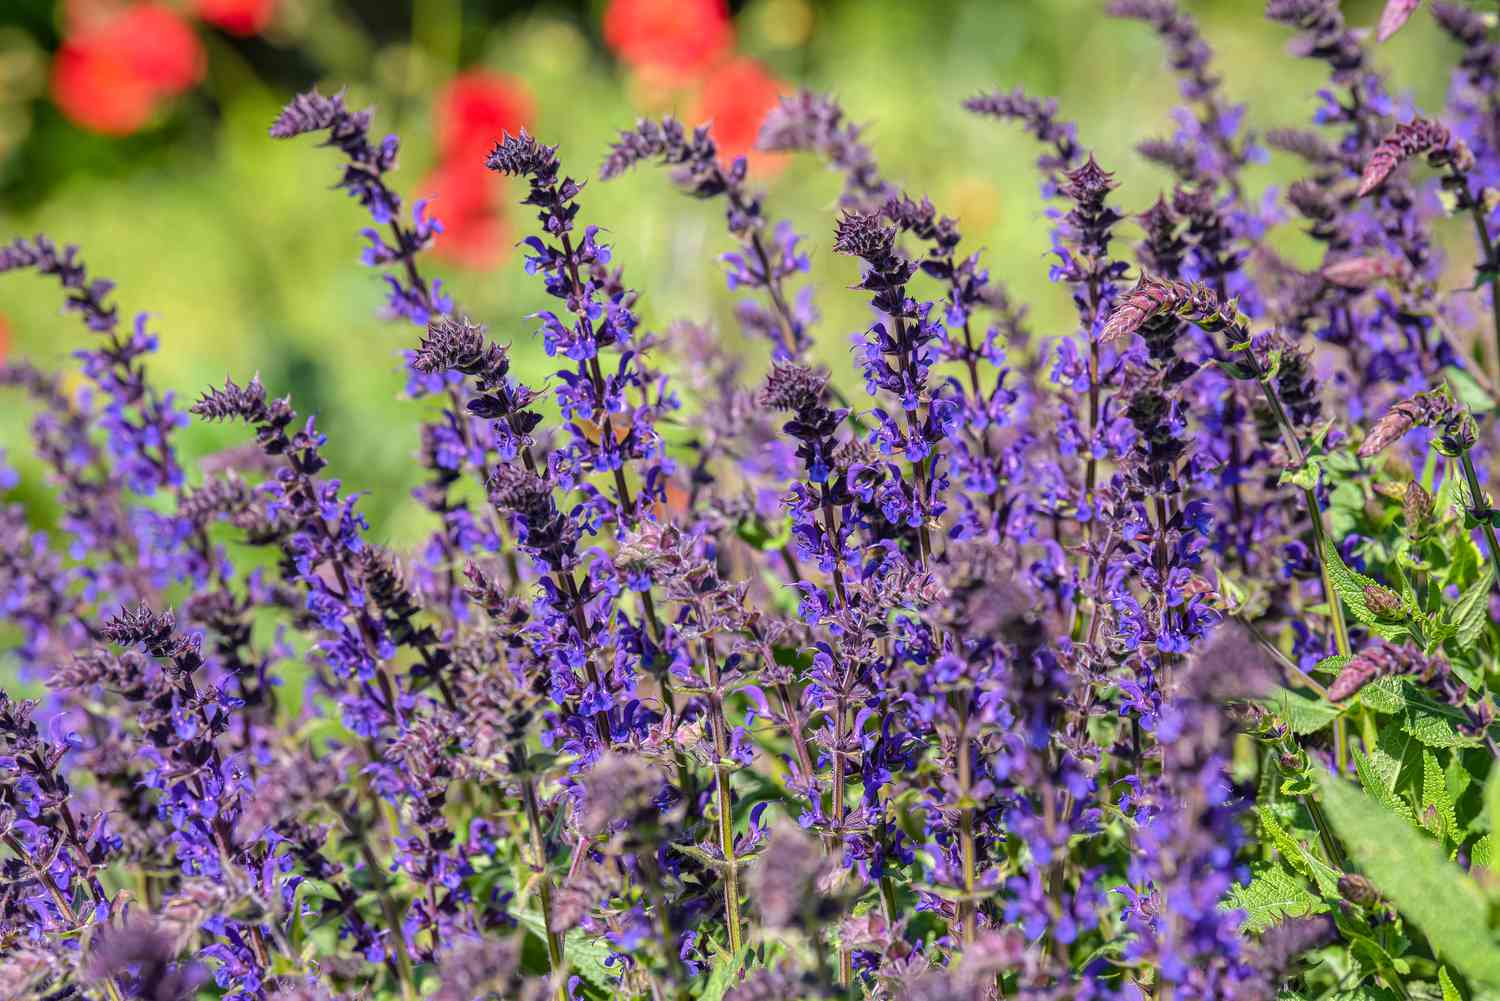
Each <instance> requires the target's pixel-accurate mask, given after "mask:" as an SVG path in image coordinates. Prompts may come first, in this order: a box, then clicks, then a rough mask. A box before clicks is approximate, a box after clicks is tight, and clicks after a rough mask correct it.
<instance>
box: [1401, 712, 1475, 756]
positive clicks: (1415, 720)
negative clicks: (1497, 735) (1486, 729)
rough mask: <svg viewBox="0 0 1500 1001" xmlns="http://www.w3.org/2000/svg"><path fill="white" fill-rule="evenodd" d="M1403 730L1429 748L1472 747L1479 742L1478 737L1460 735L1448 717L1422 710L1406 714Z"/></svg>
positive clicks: (1402, 725)
mask: <svg viewBox="0 0 1500 1001" xmlns="http://www.w3.org/2000/svg"><path fill="white" fill-rule="evenodd" d="M1401 729H1402V730H1404V731H1406V732H1407V733H1409V734H1411V735H1412V736H1413V737H1415V738H1417V739H1418V740H1420V741H1421V742H1422V743H1423V744H1425V745H1427V746H1428V747H1438V748H1446V747H1471V746H1473V745H1474V744H1475V743H1477V742H1478V738H1477V737H1465V736H1464V735H1463V734H1461V733H1459V732H1458V728H1457V727H1456V726H1454V725H1453V720H1452V719H1451V718H1449V717H1448V716H1447V715H1445V714H1441V713H1433V712H1423V711H1422V710H1420V709H1412V710H1411V712H1409V713H1407V714H1406V721H1405V722H1403V723H1402V724H1401Z"/></svg>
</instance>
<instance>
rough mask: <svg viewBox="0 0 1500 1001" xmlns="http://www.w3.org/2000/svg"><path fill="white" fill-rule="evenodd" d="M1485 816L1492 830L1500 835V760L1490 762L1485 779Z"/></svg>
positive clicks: (1496, 834) (1497, 835)
mask: <svg viewBox="0 0 1500 1001" xmlns="http://www.w3.org/2000/svg"><path fill="white" fill-rule="evenodd" d="M1484 816H1485V819H1486V820H1488V821H1489V824H1490V832H1491V833H1492V834H1494V835H1495V836H1496V837H1500V761H1494V762H1491V763H1490V773H1489V775H1487V776H1485V779H1484Z"/></svg>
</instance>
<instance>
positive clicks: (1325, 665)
mask: <svg viewBox="0 0 1500 1001" xmlns="http://www.w3.org/2000/svg"><path fill="white" fill-rule="evenodd" d="M1353 659H1354V655H1353V654H1349V653H1336V654H1334V655H1333V656H1332V657H1324V658H1323V659H1322V660H1320V661H1318V662H1317V663H1316V664H1314V665H1313V670H1314V671H1327V672H1328V673H1329V674H1331V675H1333V676H1334V677H1338V673H1339V672H1340V671H1342V670H1343V669H1344V665H1345V664H1347V663H1349V662H1350V661H1351V660H1353Z"/></svg>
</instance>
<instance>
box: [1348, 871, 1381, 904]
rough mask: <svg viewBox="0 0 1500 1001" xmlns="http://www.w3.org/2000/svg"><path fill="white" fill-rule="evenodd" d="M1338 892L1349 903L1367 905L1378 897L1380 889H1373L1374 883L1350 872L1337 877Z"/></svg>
mask: <svg viewBox="0 0 1500 1001" xmlns="http://www.w3.org/2000/svg"><path fill="white" fill-rule="evenodd" d="M1339 893H1340V894H1342V895H1343V897H1344V899H1345V900H1347V901H1349V902H1350V903H1351V904H1359V905H1361V906H1368V905H1370V904H1373V903H1374V902H1375V901H1377V900H1379V899H1380V891H1378V890H1376V889H1375V884H1374V883H1372V882H1370V881H1369V880H1368V879H1366V878H1365V877H1363V876H1360V875H1357V874H1355V873H1352V872H1348V873H1345V874H1344V875H1342V876H1340V877H1339Z"/></svg>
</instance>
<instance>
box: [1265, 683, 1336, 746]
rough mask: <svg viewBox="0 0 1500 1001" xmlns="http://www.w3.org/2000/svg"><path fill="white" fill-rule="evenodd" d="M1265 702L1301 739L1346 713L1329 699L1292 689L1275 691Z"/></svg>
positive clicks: (1277, 689)
mask: <svg viewBox="0 0 1500 1001" xmlns="http://www.w3.org/2000/svg"><path fill="white" fill-rule="evenodd" d="M1264 702H1265V705H1266V707H1267V708H1268V709H1270V710H1271V711H1272V712H1273V713H1275V714H1276V715H1277V716H1279V717H1281V719H1282V721H1283V722H1285V723H1286V725H1287V729H1289V730H1290V731H1291V732H1292V733H1294V734H1296V735H1297V736H1299V737H1301V736H1304V735H1306V734H1309V733H1317V732H1318V731H1319V730H1321V729H1323V728H1324V727H1325V726H1327V725H1328V724H1329V723H1331V722H1333V721H1334V720H1335V719H1337V718H1338V717H1339V715H1340V714H1342V713H1343V711H1344V710H1343V707H1342V706H1336V705H1334V704H1333V703H1332V702H1329V701H1328V700H1327V699H1322V698H1319V697H1318V696H1316V695H1312V694H1310V693H1304V692H1300V691H1294V690H1292V689H1290V688H1280V687H1278V688H1275V689H1273V690H1272V692H1271V695H1270V697H1269V698H1267V699H1265V700H1264Z"/></svg>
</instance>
